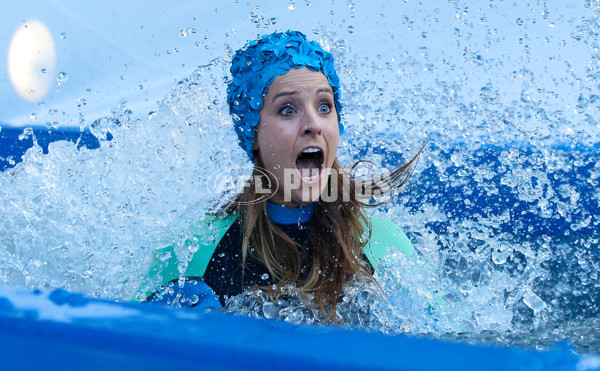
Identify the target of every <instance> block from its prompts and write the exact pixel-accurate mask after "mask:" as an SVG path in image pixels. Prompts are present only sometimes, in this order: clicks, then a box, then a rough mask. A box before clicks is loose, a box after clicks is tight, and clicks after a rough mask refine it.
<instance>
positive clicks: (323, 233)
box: [230, 148, 423, 323]
mask: <svg viewBox="0 0 600 371" xmlns="http://www.w3.org/2000/svg"><path fill="white" fill-rule="evenodd" d="M422 150H423V148H421V150H420V151H419V153H417V155H416V156H415V157H413V158H412V159H411V160H410V161H409V162H407V163H406V164H404V165H401V166H398V167H397V168H395V169H393V170H392V172H391V173H390V176H389V177H387V178H386V179H385V180H383V182H381V181H375V180H374V179H360V180H359V179H355V178H353V177H352V176H351V174H352V170H353V169H354V168H355V167H356V166H357V165H358V164H359V163H361V162H363V161H359V162H357V163H356V164H354V166H353V167H352V168H351V171H350V172H346V171H344V170H343V169H342V167H341V166H340V164H339V162H338V161H337V159H336V160H335V161H334V163H333V166H332V169H333V170H335V171H334V172H332V175H330V176H337V177H338V179H337V182H332V181H331V180H329V181H328V183H327V189H326V191H328V192H330V193H329V194H332V193H331V192H332V191H333V192H335V191H334V190H332V189H331V188H330V187H332V183H333V184H336V186H337V195H338V196H340V195H341V197H336V198H335V199H334V201H332V202H326V201H324V200H323V199H319V201H318V202H317V206H316V208H315V211H314V214H313V216H312V219H311V221H310V222H309V226H308V238H307V240H306V243H305V245H303V246H300V245H299V244H297V243H295V242H294V241H293V240H292V239H291V238H290V237H289V236H287V235H286V234H285V233H284V232H283V231H282V230H281V229H280V228H279V227H278V226H277V224H275V223H273V222H271V220H270V219H269V217H268V215H267V211H266V201H264V200H263V201H258V200H260V199H261V198H262V197H264V195H263V194H260V195H259V194H257V193H256V192H255V189H256V187H254V186H253V184H250V186H248V187H244V192H243V193H240V194H239V195H238V196H237V198H236V202H235V203H234V204H236V205H238V206H236V207H235V208H236V209H237V212H238V213H239V217H240V219H241V220H240V221H241V226H242V241H243V242H242V261H243V264H244V266H245V264H246V259H247V258H248V256H252V257H253V258H255V259H257V260H259V261H260V262H262V263H263V264H264V265H265V266H266V268H267V269H268V270H269V272H270V274H271V276H272V277H273V279H274V282H275V283H276V285H274V286H264V287H260V288H261V289H262V290H263V291H266V292H267V293H269V294H270V296H271V298H273V299H276V298H277V297H279V295H280V294H281V292H282V291H281V288H282V287H283V286H285V285H290V284H292V285H295V286H296V288H298V289H299V290H300V292H302V293H303V295H304V298H305V299H306V300H305V302H306V304H307V305H308V306H309V307H311V308H315V309H320V310H321V312H322V313H323V316H324V319H325V321H327V322H334V323H336V322H337V317H336V306H337V301H338V298H339V297H340V295H341V294H342V292H343V289H344V284H345V283H346V282H348V281H351V280H356V279H358V280H360V281H365V280H367V279H370V280H373V270H372V267H371V265H370V264H369V263H368V262H367V261H366V260H365V257H364V255H363V252H362V249H363V247H364V246H365V244H366V242H367V241H368V238H370V234H371V233H370V227H369V222H368V219H367V217H366V215H365V208H366V207H370V206H376V205H377V204H375V205H373V204H370V203H368V201H367V200H368V199H370V197H369V195H367V194H364V192H365V190H366V189H382V188H384V187H389V188H399V187H401V186H402V185H404V183H406V181H407V180H408V178H409V177H410V175H411V174H412V172H413V169H414V165H415V164H416V160H417V158H418V156H419V154H420V153H421V151H422ZM255 158H256V163H255V166H254V172H253V174H252V176H251V178H250V181H249V182H253V181H254V180H255V179H260V177H264V176H265V175H264V174H265V173H264V170H261V169H262V163H261V161H260V156H256V157H255ZM265 181H266V179H265ZM265 184H266V183H265ZM347 185H349V186H347ZM232 209H233V208H232ZM230 211H233V210H230ZM365 228H366V230H365ZM306 259H310V262H311V263H312V264H310V270H309V271H308V272H306V273H304V274H303V272H302V270H303V269H306V268H307V267H304V266H303V262H304V261H306ZM301 277H304V278H301Z"/></svg>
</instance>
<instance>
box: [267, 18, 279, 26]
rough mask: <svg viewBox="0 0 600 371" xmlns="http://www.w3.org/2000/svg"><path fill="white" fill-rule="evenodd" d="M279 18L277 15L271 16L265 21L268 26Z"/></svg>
mask: <svg viewBox="0 0 600 371" xmlns="http://www.w3.org/2000/svg"><path fill="white" fill-rule="evenodd" d="M278 20H279V19H278V18H277V17H271V18H269V19H267V21H266V22H265V23H266V24H267V25H268V26H271V25H274V24H276V23H277V21H278Z"/></svg>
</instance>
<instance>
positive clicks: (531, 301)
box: [523, 291, 546, 313]
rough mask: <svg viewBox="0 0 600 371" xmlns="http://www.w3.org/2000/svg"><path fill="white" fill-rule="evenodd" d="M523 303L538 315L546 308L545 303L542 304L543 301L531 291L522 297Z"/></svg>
mask: <svg viewBox="0 0 600 371" xmlns="http://www.w3.org/2000/svg"><path fill="white" fill-rule="evenodd" d="M523 303H525V305H527V306H528V307H529V308H531V309H533V311H534V312H535V313H538V312H540V311H541V310H543V309H544V308H546V303H544V301H543V300H542V299H541V298H540V297H539V296H537V295H536V294H535V293H534V292H533V291H529V292H527V293H526V294H525V295H524V296H523Z"/></svg>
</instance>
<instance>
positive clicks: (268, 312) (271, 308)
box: [262, 301, 279, 319]
mask: <svg viewBox="0 0 600 371" xmlns="http://www.w3.org/2000/svg"><path fill="white" fill-rule="evenodd" d="M262 310H263V314H264V315H265V318H267V319H272V318H275V317H277V314H279V308H278V307H277V305H275V303H273V302H270V301H268V302H266V303H264V304H263V305H262Z"/></svg>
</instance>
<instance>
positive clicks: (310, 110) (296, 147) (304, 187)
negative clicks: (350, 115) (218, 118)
mask: <svg viewBox="0 0 600 371" xmlns="http://www.w3.org/2000/svg"><path fill="white" fill-rule="evenodd" d="M259 114H260V125H259V126H258V128H257V132H256V141H255V147H256V148H258V150H259V156H260V159H261V161H262V163H263V165H264V167H265V169H266V170H268V171H269V172H270V173H271V174H272V176H274V177H275V178H276V179H272V181H274V180H276V181H277V182H278V184H279V188H278V190H277V192H276V193H275V194H274V195H273V197H272V198H271V199H270V200H271V201H272V202H275V203H278V204H282V205H287V206H300V205H302V204H307V203H311V202H314V201H317V200H318V199H319V197H320V195H321V193H322V192H323V190H324V189H325V187H326V186H327V181H328V179H329V171H330V169H331V166H332V165H333V162H334V160H335V156H336V153H337V149H338V145H339V141H340V132H339V128H338V116H337V112H336V110H335V104H334V98H333V90H332V89H331V86H330V85H329V82H328V81H327V78H326V77H325V75H323V74H322V73H321V72H313V71H310V70H309V69H307V68H299V69H297V68H292V69H291V70H290V71H289V72H287V73H286V74H284V75H281V76H278V77H277V78H276V79H275V81H274V82H273V83H272V84H271V85H269V90H268V92H267V94H266V95H265V97H264V98H263V107H262V109H261V110H260V111H259Z"/></svg>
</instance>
